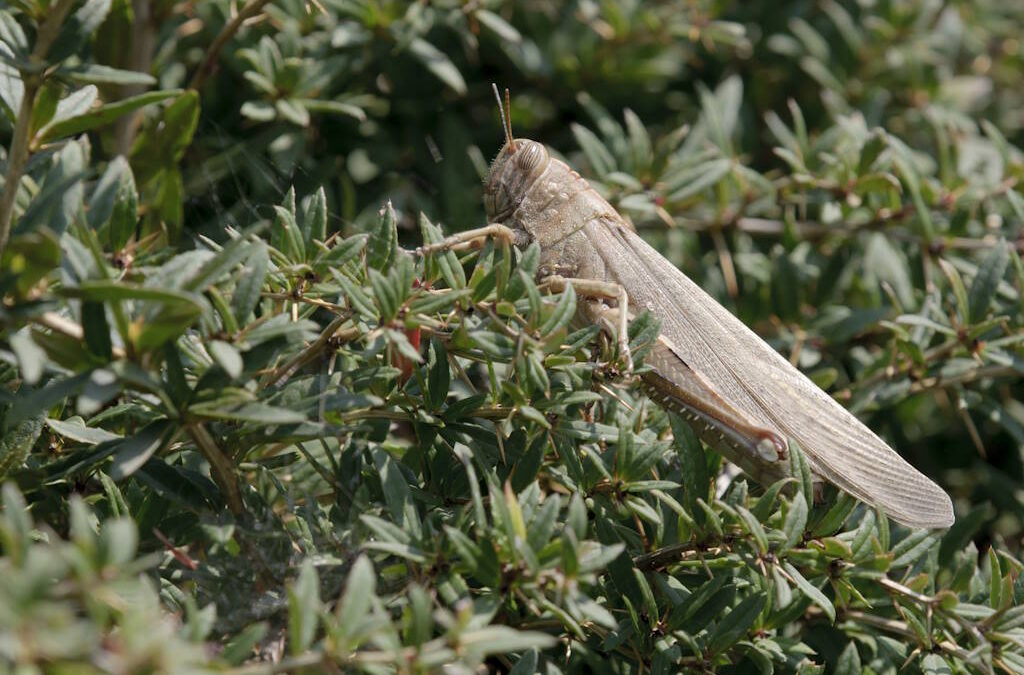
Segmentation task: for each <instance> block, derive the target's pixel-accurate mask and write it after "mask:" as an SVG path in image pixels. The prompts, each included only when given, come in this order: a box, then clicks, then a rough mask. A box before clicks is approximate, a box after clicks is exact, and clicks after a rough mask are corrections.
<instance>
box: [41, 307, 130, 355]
mask: <svg viewBox="0 0 1024 675" xmlns="http://www.w3.org/2000/svg"><path fill="white" fill-rule="evenodd" d="M31 321H32V322H33V323H37V324H39V325H40V326H43V327H44V328H49V329H50V330H52V331H53V332H54V333H60V334H61V335H64V336H66V337H69V338H71V339H73V340H79V341H82V340H85V332H84V331H83V330H82V327H81V326H79V325H78V324H77V323H75V322H74V321H71V320H70V319H65V318H64V317H63V316H61V315H60V314H57V313H56V312H43V313H42V314H40V315H39V316H34V317H32V318H31ZM111 353H112V354H113V355H114V358H115V359H123V358H125V351H124V349H122V348H121V347H113V348H112V349H111Z"/></svg>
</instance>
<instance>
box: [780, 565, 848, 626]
mask: <svg viewBox="0 0 1024 675" xmlns="http://www.w3.org/2000/svg"><path fill="white" fill-rule="evenodd" d="M782 567H783V569H785V570H786V572H787V573H788V574H789V577H790V578H791V579H792V580H793V583H795V584H796V587H797V588H799V589H800V592H801V593H803V594H804V595H805V596H807V597H808V598H809V599H810V600H811V602H813V603H814V604H815V605H817V606H818V607H820V608H821V609H822V610H823V611H824V612H825V615H826V616H828V618H829V621H832V622H833V623H835V620H836V608H835V605H833V604H832V601H831V600H829V599H828V598H827V597H826V596H825V594H824V593H822V592H821V590H820V589H819V588H818V587H817V586H815V585H814V584H812V583H811V582H810V581H808V580H807V579H806V578H805V577H804V575H803V574H801V573H800V570H798V569H797V568H796V567H794V566H793V564H792V563H790V562H789V561H786V562H783V563H782Z"/></svg>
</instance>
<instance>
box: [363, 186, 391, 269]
mask: <svg viewBox="0 0 1024 675" xmlns="http://www.w3.org/2000/svg"><path fill="white" fill-rule="evenodd" d="M377 215H378V218H377V224H376V226H375V227H374V229H373V231H372V232H371V233H370V238H369V240H368V241H367V242H366V264H367V266H369V267H370V268H372V269H375V270H378V271H384V270H386V269H387V268H388V266H389V265H390V264H391V262H392V261H393V260H394V259H395V255H396V253H397V251H398V214H396V213H395V208H394V207H393V206H391V202H390V201H389V202H388V203H386V204H385V205H384V206H383V207H381V209H380V211H379V212H378V214H377Z"/></svg>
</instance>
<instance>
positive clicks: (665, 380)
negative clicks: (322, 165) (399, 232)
mask: <svg viewBox="0 0 1024 675" xmlns="http://www.w3.org/2000/svg"><path fill="white" fill-rule="evenodd" d="M495 93H497V91H496V90H495ZM500 105H501V101H500V99H499V107H500ZM502 118H503V122H504V126H505V135H506V143H505V146H504V147H503V148H502V150H501V152H500V153H499V154H498V157H497V159H495V160H494V163H493V164H492V166H491V169H490V173H489V175H488V177H487V180H486V183H485V187H484V206H485V208H486V210H487V215H488V217H489V219H490V221H491V223H492V225H490V226H488V227H487V228H483V229H482V230H477V231H473V232H468V233H462V234H461V235H456V236H455V237H453V238H450V239H449V240H448V241H447V242H446V244H445V245H450V244H452V243H454V242H456V241H467V240H470V239H472V238H477V237H480V236H495V235H497V236H504V237H507V238H509V239H510V240H511V241H512V243H513V244H514V245H516V246H517V247H523V246H526V245H529V244H530V243H532V242H536V243H537V244H538V246H539V248H540V252H541V262H540V268H539V270H538V275H537V276H538V280H539V281H541V282H543V283H544V284H545V285H546V286H547V287H549V288H551V289H553V290H556V291H559V290H563V289H564V288H565V287H566V286H567V285H569V284H572V286H573V289H574V290H575V291H576V293H577V295H578V296H580V297H581V298H582V299H584V301H583V302H581V303H580V304H579V305H578V306H579V314H580V318H581V319H582V320H583V321H589V322H597V323H600V324H601V325H602V326H604V327H605V328H606V329H607V331H608V332H609V333H610V334H613V335H615V336H616V338H617V339H618V341H619V347H620V352H621V353H622V354H624V356H625V358H626V359H627V361H628V363H627V367H629V368H631V367H632V363H631V362H629V351H628V344H627V343H626V329H627V326H628V321H629V319H630V318H632V316H633V314H632V312H634V311H635V310H638V309H639V310H641V311H642V310H648V311H650V312H651V313H652V314H654V315H655V316H656V317H657V318H658V319H659V320H660V321H661V324H662V327H661V335H660V337H659V338H658V340H657V342H656V344H655V345H654V346H653V348H652V349H651V351H650V352H649V354H648V356H647V357H646V359H645V363H646V364H647V365H649V366H651V367H652V369H653V370H652V372H649V373H645V374H644V375H643V383H644V385H645V386H646V388H647V390H648V391H649V393H650V394H651V396H652V398H654V399H655V400H656V401H658V402H659V403H660V404H662V405H665V406H667V407H669V408H671V409H673V410H675V411H678V412H679V413H681V414H683V415H684V416H685V417H686V418H687V419H688V420H689V421H690V423H691V424H692V425H693V426H694V427H695V428H696V430H697V431H698V433H700V435H701V437H702V438H703V439H704V440H705V441H706V442H708V443H709V444H710V445H712V446H713V447H715V448H716V449H718V450H719V451H721V452H722V454H724V455H725V456H726V457H727V458H728V459H730V460H731V461H732V462H733V463H735V464H736V465H738V466H739V467H740V468H742V469H743V470H744V471H746V472H747V473H748V474H750V475H751V476H752V477H753V478H754V479H755V480H757V481H758V482H761V483H764V484H768V483H771V482H774V481H775V480H778V479H779V478H782V477H785V476H787V475H789V462H788V461H782V460H785V459H786V458H787V453H788V450H787V448H788V442H787V440H788V439H792V440H794V441H796V442H797V443H798V444H799V445H800V447H801V448H802V449H803V450H804V452H805V454H806V456H807V459H808V463H809V464H810V466H811V470H812V472H813V474H814V476H815V477H816V479H818V480H822V479H824V480H827V481H829V482H831V483H833V484H835V485H836V486H837V487H839V488H840V489H842V490H844V491H846V492H848V493H850V494H851V495H853V496H855V497H857V498H858V499H860V500H862V501H865V502H867V503H869V504H872V505H876V506H880V507H882V508H883V509H884V510H885V511H886V513H888V514H889V515H890V516H891V517H892V518H893V519H894V520H896V521H898V522H901V523H904V524H906V525H910V526H914V527H930V528H934V527H948V526H950V525H951V524H952V523H953V507H952V503H951V501H950V499H949V496H948V495H946V493H945V492H943V490H942V489H941V488H939V487H938V486H937V485H936V484H935V483H933V482H932V481H931V480H929V479H928V478H927V477H926V476H924V475H923V474H921V473H920V472H919V471H917V470H916V469H915V468H914V467H913V466H911V465H910V464H908V463H907V462H906V461H905V460H903V458H901V457H900V456H899V455H898V454H897V453H896V452H895V451H894V450H893V449H892V448H890V447H889V446H888V445H887V444H886V443H885V442H884V441H882V440H881V439H880V438H879V437H878V436H877V435H875V434H874V432H872V431H871V430H870V429H868V428H867V427H866V426H865V425H864V424H863V423H861V422H860V421H859V420H858V419H857V418H856V417H854V416H853V415H852V414H851V413H850V412H849V411H847V410H846V409H845V408H843V407H842V406H841V405H840V404H839V403H838V402H836V401H835V400H834V399H833V398H832V397H830V396H829V395H828V394H826V393H825V392H824V391H822V390H821V389H820V388H818V387H817V386H816V385H815V384H814V383H813V382H811V381H810V380H809V379H808V378H807V377H806V376H805V375H804V374H803V373H801V372H800V371H799V370H797V369H796V368H795V367H794V366H793V365H791V364H790V363H789V362H788V361H787V360H786V359H784V358H783V357H782V356H781V355H780V354H778V353H777V352H776V351H775V350H773V349H772V348H771V347H770V346H769V345H768V344H767V343H765V342H764V341H763V340H762V339H761V338H759V337H758V336H757V335H756V334H755V333H754V332H753V331H751V330H750V329H749V328H748V327H747V326H746V325H744V324H743V323H742V322H741V321H739V319H737V318H736V317H735V316H733V315H732V314H730V313H729V312H728V311H727V310H726V309H725V308H724V307H722V306H721V305H720V304H719V303H718V302H716V301H715V300H714V299H713V298H712V297H711V296H709V295H708V294H707V293H705V292H704V291H703V290H702V289H701V288H699V287H698V286H697V285H696V284H695V283H693V281H691V280H690V279H689V278H688V277H687V276H686V275H684V274H683V273H682V272H680V271H679V270H678V269H677V268H676V267H674V266H673V265H672V264H671V263H670V262H668V260H666V259H665V258H664V257H663V256H662V255H661V254H660V253H658V251H656V250H655V249H654V248H653V247H651V246H650V245H649V244H647V243H646V242H645V241H644V240H643V239H642V238H641V237H640V236H638V235H637V234H636V232H634V231H633V229H632V227H631V226H630V225H629V224H628V223H627V221H626V220H625V219H624V218H622V216H621V215H619V213H618V212H616V210H615V209H614V208H613V207H612V206H611V205H610V204H608V202H607V201H605V199H604V198H603V197H601V195H599V194H598V193H597V192H596V191H595V190H594V189H593V188H591V187H590V185H589V184H588V183H587V181H586V180H585V179H583V178H582V177H581V176H580V175H579V174H578V173H576V172H575V171H573V170H572V169H571V168H570V167H569V166H568V165H567V164H565V163H564V162H562V161H560V160H558V159H555V158H553V157H551V156H550V155H549V154H548V152H547V150H546V149H545V148H544V146H543V145H541V144H540V143H537V142H535V141H531V140H527V139H513V137H512V134H511V129H510V127H509V125H508V118H507V117H506V116H505V113H504V110H502Z"/></svg>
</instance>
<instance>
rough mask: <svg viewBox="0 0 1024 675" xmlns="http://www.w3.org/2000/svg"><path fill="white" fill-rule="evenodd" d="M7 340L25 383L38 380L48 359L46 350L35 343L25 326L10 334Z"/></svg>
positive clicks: (34, 382)
mask: <svg viewBox="0 0 1024 675" xmlns="http://www.w3.org/2000/svg"><path fill="white" fill-rule="evenodd" d="M8 340H9V344H10V346H11V351H12V352H14V356H15V357H16V358H17V359H18V368H19V370H21V377H22V379H23V380H24V381H25V382H26V383H27V384H36V383H37V382H39V380H40V378H42V376H43V370H44V369H45V368H46V364H47V362H48V361H49V359H48V358H47V356H46V352H45V351H43V349H42V347H40V346H39V345H37V344H36V343H35V341H34V340H33V339H32V334H31V333H30V332H29V330H28V329H27V328H26V329H23V330H20V331H18V332H17V333H14V334H12V335H11V336H10V337H9V338H8Z"/></svg>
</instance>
